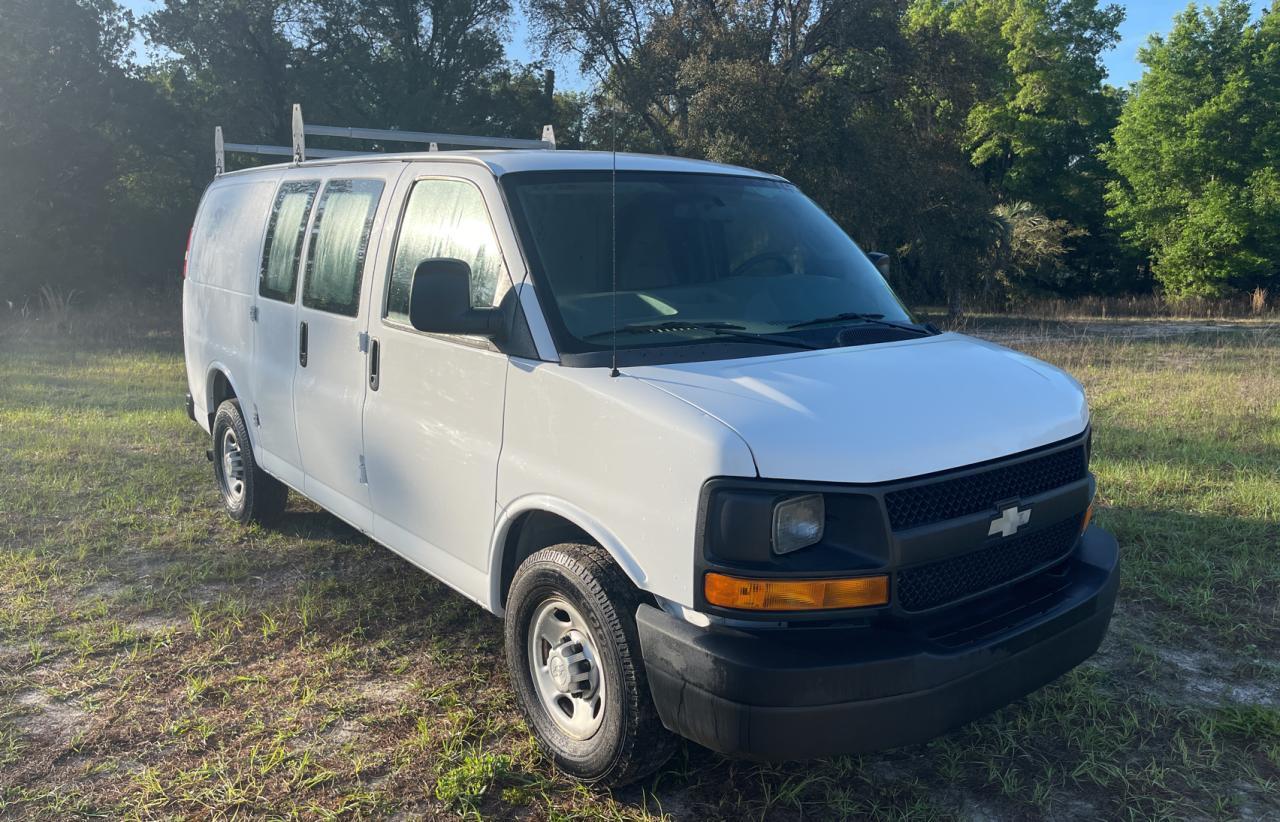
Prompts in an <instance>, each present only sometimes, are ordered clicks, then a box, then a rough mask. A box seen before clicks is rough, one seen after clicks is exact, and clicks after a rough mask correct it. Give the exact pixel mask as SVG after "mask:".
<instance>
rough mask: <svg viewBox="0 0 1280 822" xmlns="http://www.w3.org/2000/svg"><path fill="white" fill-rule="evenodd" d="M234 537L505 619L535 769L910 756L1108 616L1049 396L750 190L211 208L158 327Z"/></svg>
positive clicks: (341, 179) (1023, 681)
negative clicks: (441, 591)
mask: <svg viewBox="0 0 1280 822" xmlns="http://www.w3.org/2000/svg"><path fill="white" fill-rule="evenodd" d="M183 323H184V334H185V346H186V367H187V377H188V380H189V385H190V396H189V398H188V410H189V412H190V414H191V416H192V418H193V419H194V420H195V421H196V422H198V423H199V424H200V426H201V427H202V428H204V429H205V430H207V431H208V432H209V433H210V434H211V442H212V447H211V451H210V457H211V459H212V461H213V465H214V468H215V474H216V477H217V481H218V485H219V487H220V488H221V491H222V497H223V500H224V502H225V505H226V510H227V512H228V513H229V514H230V515H231V516H232V517H233V518H234V519H236V520H238V521H240V522H245V523H247V522H249V521H253V520H256V521H261V522H264V523H265V522H270V521H272V520H274V519H276V518H277V517H279V516H280V515H281V512H282V510H283V508H284V506H285V500H286V496H287V493H288V489H292V490H293V491H295V492H296V493H299V494H302V495H304V496H306V497H308V498H310V499H312V500H314V501H315V502H316V503H318V504H319V505H321V506H323V507H324V508H326V509H328V510H329V511H331V512H333V513H334V514H335V515H336V516H338V517H340V518H341V519H343V520H345V521H346V522H348V523H350V524H351V525H352V526H354V527H355V528H358V529H360V530H361V531H362V532H364V533H365V534H368V535H369V536H370V537H371V538H372V539H374V540H376V541H377V542H379V543H381V544H383V545H385V546H387V547H388V548H390V549H392V550H393V551H395V552H396V553H398V554H399V555H401V556H402V557H404V558H405V559H406V560H408V561H409V562H411V563H413V564H414V565H417V566H418V567H419V568H422V569H423V570H425V571H426V572H428V573H429V574H431V575H433V576H435V577H437V578H439V579H440V580H443V581H444V582H445V583H447V584H448V585H450V586H451V587H453V588H455V589H456V590H457V591H459V592H460V593H461V594H463V595H464V596H466V597H468V598H470V599H472V600H474V601H475V602H477V603H479V605H480V606H481V607H482V608H485V609H486V610H488V611H490V612H491V613H493V614H496V615H499V616H502V617H504V618H505V621H506V626H505V633H506V653H507V657H508V663H509V668H510V674H511V680H512V685H513V687H514V690H515V693H516V696H517V698H518V701H519V704H520V706H521V708H522V710H523V711H524V714H525V716H526V717H527V719H528V722H529V726H530V728H531V729H532V730H533V732H534V734H535V735H536V736H537V738H538V739H539V741H540V742H541V744H542V745H543V746H544V747H545V750H546V751H547V753H548V754H549V755H550V757H551V758H552V759H553V760H554V761H555V763H556V764H557V765H558V766H559V767H561V768H562V769H564V770H565V771H568V772H569V773H571V774H574V775H576V776H578V777H580V778H582V779H584V780H588V781H592V782H599V783H605V784H621V783H626V782H628V781H633V780H635V779H637V778H640V777H642V776H644V775H646V774H648V773H650V772H652V771H654V770H655V769H656V768H658V767H659V766H660V765H661V764H662V763H663V762H664V760H665V759H666V758H667V757H668V755H669V754H670V752H671V751H672V750H673V746H674V744H675V739H676V736H677V735H679V736H684V737H687V738H689V739H691V740H693V741H695V742H698V743H699V744H702V745H705V746H707V747H709V748H712V749H714V750H716V751H720V752H723V753H725V754H731V755H740V756H745V757H750V758H756V759H769V760H778V759H797V758H805V757H814V756H823V755H829V754H836V753H846V752H864V751H870V750H875V749H882V748H888V747H893V746H898V745H903V744H909V743H915V742H919V741H922V740H925V739H928V738H930V737H932V736H935V735H937V734H939V733H941V732H943V731H945V730H947V729H948V728H951V727H954V726H956V725H958V724H961V723H964V722H966V721H968V720H970V719H973V718H975V717H977V716H980V715H982V714H985V713H987V712H989V711H991V710H993V709H995V708H997V707H999V706H1002V705H1004V704H1006V703H1008V702H1010V701H1011V700H1014V699H1017V698H1019V697H1021V696H1022V695H1024V694H1026V693H1028V692H1030V691H1032V690H1034V689H1036V688H1038V687H1040V686H1041V685H1043V684H1044V683H1046V682H1048V681H1050V680H1052V679H1054V678H1055V677H1057V676H1059V675H1060V674H1062V673H1063V672H1065V671H1067V670H1069V669H1071V668H1072V667H1073V666H1075V665H1077V664H1078V663H1080V662H1081V661H1082V660H1084V659H1085V658H1087V657H1088V656H1090V655H1091V654H1092V653H1093V652H1094V651H1095V650H1096V649H1097V647H1098V644H1099V642H1100V641H1101V640H1102V637H1103V635H1104V633H1105V631H1106V628H1107V624H1108V621H1109V619H1110V616H1111V612H1112V607H1113V604H1114V601H1115V596H1116V588H1117V584H1118V570H1117V561H1118V560H1117V546H1116V542H1115V540H1114V539H1113V538H1112V537H1111V536H1109V535H1108V534H1106V533H1105V532H1103V531H1101V530H1099V529H1098V528H1097V527H1091V526H1090V524H1089V523H1090V516H1091V513H1092V500H1093V496H1094V487H1095V486H1094V480H1093V478H1092V476H1091V475H1090V473H1089V469H1088V463H1089V451H1090V427H1089V412H1088V408H1087V406H1086V403H1085V397H1084V393H1083V391H1082V389H1081V387H1080V385H1079V384H1078V383H1077V382H1076V381H1075V380H1073V379H1072V378H1071V377H1069V376H1068V375H1066V374H1065V373H1063V372H1062V371H1059V370H1058V369H1057V368H1054V367H1052V366H1049V365H1046V364H1045V363H1042V362H1039V361H1037V360H1035V359H1032V358H1030V357H1027V356H1024V355H1022V354H1018V353H1015V352H1013V351H1010V350H1007V349H1005V348H1001V347H1000V346H997V345H993V344H991V343H987V342H982V341H979V340H976V339H972V338H969V337H966V336H963V335H960V334H955V333H939V332H938V331H937V330H936V329H933V328H932V327H930V326H926V325H920V324H917V323H916V322H915V321H913V319H912V316H911V315H910V314H909V313H908V311H907V310H905V309H904V308H903V306H902V305H901V304H900V303H899V301H898V299H897V298H896V297H895V296H894V294H893V292H892V291H891V290H890V288H889V286H888V285H887V284H886V282H885V280H884V278H883V277H882V276H881V274H880V273H879V272H878V271H877V269H876V268H875V266H873V265H872V263H871V262H870V261H869V260H868V257H867V256H866V255H865V254H864V253H863V252H862V251H861V250H859V249H858V247H857V246H856V245H854V243H853V242H852V241H851V240H850V239H849V238H848V237H847V236H846V235H845V234H844V233H843V232H842V231H841V230H840V229H839V228H838V227H837V226H836V224H835V223H834V222H833V221H832V220H831V219H829V218H828V217H827V216H826V215H825V214H824V213H823V212H822V211H821V210H820V209H819V208H818V207H817V206H816V205H815V204H814V203H813V202H811V201H810V200H809V199H807V198H806V197H805V196H804V195H803V194H801V193H800V191H798V190H797V189H796V188H795V187H794V186H793V185H791V184H790V183H788V182H787V181H786V180H783V179H780V178H778V177H775V176H772V175H769V174H762V173H759V172H755V171H750V170H747V169H743V168H734V167H729V166H723V165H716V164H711V163H706V162H697V161H691V160H684V159H675V158H671V157H653V156H640V155H631V154H619V155H616V156H614V155H611V154H609V153H595V152H568V151H533V150H505V151H503V150H498V151H445V152H435V151H432V152H422V153H418V154H401V155H364V156H359V157H337V158H329V159H324V160H319V161H307V162H300V163H299V162H294V163H289V164H286V165H277V166H270V167H264V168H256V169H250V170H246V171H239V172H232V173H226V174H222V175H220V176H219V177H218V178H217V179H216V180H215V182H214V183H213V184H212V185H211V186H210V187H209V189H208V191H207V192H206V194H205V196H204V199H203V202H202V204H201V206H200V209H199V213H198V215H197V217H196V221H195V226H194V229H193V232H192V238H191V246H190V250H189V258H188V271H187V277H186V281H185V287H184V292H183Z"/></svg>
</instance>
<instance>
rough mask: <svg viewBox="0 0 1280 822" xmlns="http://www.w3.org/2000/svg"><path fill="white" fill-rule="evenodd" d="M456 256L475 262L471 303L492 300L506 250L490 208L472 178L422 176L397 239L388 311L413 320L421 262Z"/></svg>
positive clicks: (398, 319)
mask: <svg viewBox="0 0 1280 822" xmlns="http://www.w3.org/2000/svg"><path fill="white" fill-rule="evenodd" d="M433 257H452V258H454V259H458V260H462V261H463V262H465V263H467V264H468V265H470V266H471V305H472V306H475V307H477V308H479V307H484V306H491V305H493V302H494V298H495V297H496V296H497V293H498V286H499V283H500V282H501V272H502V270H503V269H502V254H501V253H500V252H499V251H498V243H497V241H496V240H495V239H494V236H493V225H492V224H491V223H490V222H489V210H488V209H487V208H485V204H484V198H483V197H481V196H480V192H479V190H477V189H476V187H475V186H474V185H472V184H471V183H468V182H465V181H463V180H419V181H418V182H417V183H416V184H414V187H413V191H411V192H410V193H409V203H408V206H407V207H406V208H405V213H404V221H403V222H402V223H401V224H400V236H399V238H398V239H397V240H396V253H395V260H394V262H393V263H392V267H391V283H390V287H389V288H388V289H387V310H386V317H387V318H388V319H391V320H395V321H396V322H402V323H406V324H407V323H408V322H409V288H410V287H411V286H412V285H413V272H414V270H415V269H416V268H417V267H418V263H420V262H422V261H423V260H429V259H432V258H433Z"/></svg>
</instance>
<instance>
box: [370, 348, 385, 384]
mask: <svg viewBox="0 0 1280 822" xmlns="http://www.w3.org/2000/svg"><path fill="white" fill-rule="evenodd" d="M381 353H382V346H381V345H379V344H378V340H377V338H376V337H373V338H370V339H369V390H370V391H377V390H378V386H379V385H380V384H381V383H382V379H381V377H382V368H381V365H382V364H381V363H379V362H378V355H379V354H381Z"/></svg>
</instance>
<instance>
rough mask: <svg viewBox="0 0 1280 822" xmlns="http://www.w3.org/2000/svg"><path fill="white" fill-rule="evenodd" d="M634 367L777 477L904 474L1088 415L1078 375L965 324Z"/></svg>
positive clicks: (1076, 423) (1074, 430)
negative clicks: (963, 330) (951, 329)
mask: <svg viewBox="0 0 1280 822" xmlns="http://www.w3.org/2000/svg"><path fill="white" fill-rule="evenodd" d="M627 373H628V374H629V375H630V376H633V377H636V378H639V379H641V380H644V381H645V382H647V383H649V384H650V385H652V386H653V387H655V388H658V389H659V390H662V391H665V392H667V393H669V394H671V395H673V396H675V397H678V398H679V399H682V400H684V401H685V402H688V403H690V404H692V405H694V406H696V407H697V408H699V409H701V410H702V411H704V412H705V413H707V414H709V415H711V416H713V417H715V418H717V419H719V420H720V421H721V422H723V423H724V424H725V425H727V426H729V427H730V428H732V429H733V430H734V431H736V432H737V433H738V434H739V435H740V436H741V437H742V438H743V439H744V440H745V441H746V443H747V446H748V447H749V448H750V449H751V452H752V455H753V456H754V458H755V462H756V468H757V470H758V471H759V473H760V476H762V477H769V478H773V479H789V480H814V481H820V482H848V483H874V482H887V481H890V480H897V479H904V478H907V477H914V476H920V475H922V474H930V473H933V472H935V471H944V470H947V469H950V468H957V467H960V466H965V465H971V464H973V463H978V462H983V461H986V460H991V459H996V458H999V457H1003V456H1007V455H1009V454H1016V453H1018V452H1021V451H1026V450H1029V449H1032V448H1036V447H1039V446H1042V445H1048V444H1050V443H1053V442H1058V441H1060V440H1063V439H1067V438H1068V437H1072V436H1075V435H1077V434H1080V433H1081V432H1083V431H1084V429H1085V427H1086V426H1087V425H1088V422H1089V409H1088V405H1087V404H1086V402H1085V396H1084V390H1083V389H1082V388H1081V386H1080V384H1079V383H1078V382H1076V381H1075V380H1074V379H1073V378H1072V377H1071V376H1069V375H1068V374H1066V373H1065V372H1063V371H1061V370H1059V369H1057V368H1055V367H1053V366H1051V365H1048V364H1047V363H1043V362H1041V361H1039V360H1036V359H1034V358H1032V357H1028V356H1026V355H1024V354H1019V353H1017V352H1015V351H1010V350H1009V349H1007V348H1004V347H1001V346H998V345H995V344H993V343H989V342H985V341H982V340H977V339H973V338H972V337H966V336H964V335H962V334H942V335H939V336H935V337H928V338H924V339H916V340H905V341H901V342H891V343H881V344H873V345H864V346H856V347H848V348H832V349H823V350H821V351H803V352H799V353H795V354H782V355H778V356H768V357H753V358H744V359H738V360H719V361H716V362H700V363H680V364H672V365H660V366H642V367H638V368H628V369H627Z"/></svg>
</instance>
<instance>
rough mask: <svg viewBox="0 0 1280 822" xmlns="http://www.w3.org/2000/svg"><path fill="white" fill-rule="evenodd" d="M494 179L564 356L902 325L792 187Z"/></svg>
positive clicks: (737, 180) (851, 247)
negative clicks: (547, 292)
mask: <svg viewBox="0 0 1280 822" xmlns="http://www.w3.org/2000/svg"><path fill="white" fill-rule="evenodd" d="M502 179H503V184H504V186H505V188H506V191H507V193H508V197H509V199H510V200H511V202H512V210H513V212H514V213H515V217H516V223H517V225H518V228H519V230H520V232H521V234H522V242H523V246H524V249H525V254H526V255H527V256H528V257H529V258H530V264H531V265H532V266H533V269H534V274H535V277H537V278H538V284H539V289H540V291H543V292H545V290H547V289H549V290H550V291H551V294H552V296H553V297H554V300H553V301H548V300H546V299H545V298H544V299H543V300H542V304H543V309H544V311H545V312H546V313H547V314H548V321H549V323H550V324H551V325H552V331H553V333H555V335H556V337H557V338H558V339H557V342H558V344H559V345H560V348H561V351H562V352H564V353H583V352H590V351H597V350H600V349H602V348H608V347H609V346H610V345H611V344H612V342H613V338H614V333H615V329H616V339H617V346H618V348H619V349H625V348H636V347H647V346H662V345H668V346H669V345H687V344H697V343H705V342H709V341H714V342H723V341H725V340H726V337H727V336H735V337H737V338H739V339H742V338H751V337H754V336H755V335H762V337H761V338H760V339H761V340H762V341H765V340H764V338H765V337H767V338H768V340H767V341H768V342H770V343H774V344H782V345H786V344H788V343H792V342H794V345H795V347H800V348H805V347H826V346H827V345H830V344H835V343H834V339H835V335H836V334H837V333H838V332H839V331H840V330H841V327H842V326H848V325H851V324H868V325H870V324H874V325H876V326H877V327H878V328H880V329H884V328H886V327H889V326H890V325H891V324H895V323H902V324H904V325H906V324H910V323H911V317H910V315H909V314H908V313H907V311H906V309H905V308H903V306H902V304H901V303H900V302H899V301H898V299H897V297H896V296H895V295H894V293H893V291H892V290H891V289H890V288H889V286H888V284H887V283H886V282H885V281H884V278H883V277H881V276H880V272H879V271H877V270H876V268H875V266H874V265H872V263H871V261H870V260H869V259H867V257H866V255H865V254H863V252H862V251H861V250H860V249H859V248H858V247H857V245H855V244H854V242H853V241H852V240H851V239H849V237H848V235H846V234H845V233H844V232H843V231H842V230H841V229H840V227H839V226H837V225H836V224H835V222H834V221H832V219H831V218H830V217H828V216H827V215H826V214H825V213H824V212H823V211H822V210H821V209H820V208H818V206H817V205H815V204H814V203H813V201H811V200H810V199H809V198H808V197H806V196H804V195H803V194H801V193H800V191H799V190H798V189H797V188H796V187H795V186H793V185H791V184H790V183H785V182H781V181H776V180H769V179H764V178H755V177H735V176H728V175H713V174H688V173H662V172H632V171H628V172H619V173H618V175H617V187H616V195H615V192H614V191H613V186H612V185H611V178H610V173H609V172H607V171H603V172H596V171H590V172H525V173H518V174H510V175H507V176H504V177H503V178H502ZM615 196H616V214H617V217H616V219H617V274H616V277H617V283H616V297H615V294H614V291H615V288H614V260H613V244H612V243H611V234H612V231H613V220H612V219H611V216H612V214H611V211H612V207H613V204H614V202H615V199H614V198H615ZM549 302H554V305H549V304H548V303H549ZM796 326H799V327H798V328H797V327H796ZM912 330H913V329H910V328H905V329H904V334H906V335H907V336H910V334H909V333H908V332H910V331H912ZM868 341H870V340H868ZM841 344H850V343H849V342H847V341H846V340H844V338H842V342H841Z"/></svg>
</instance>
